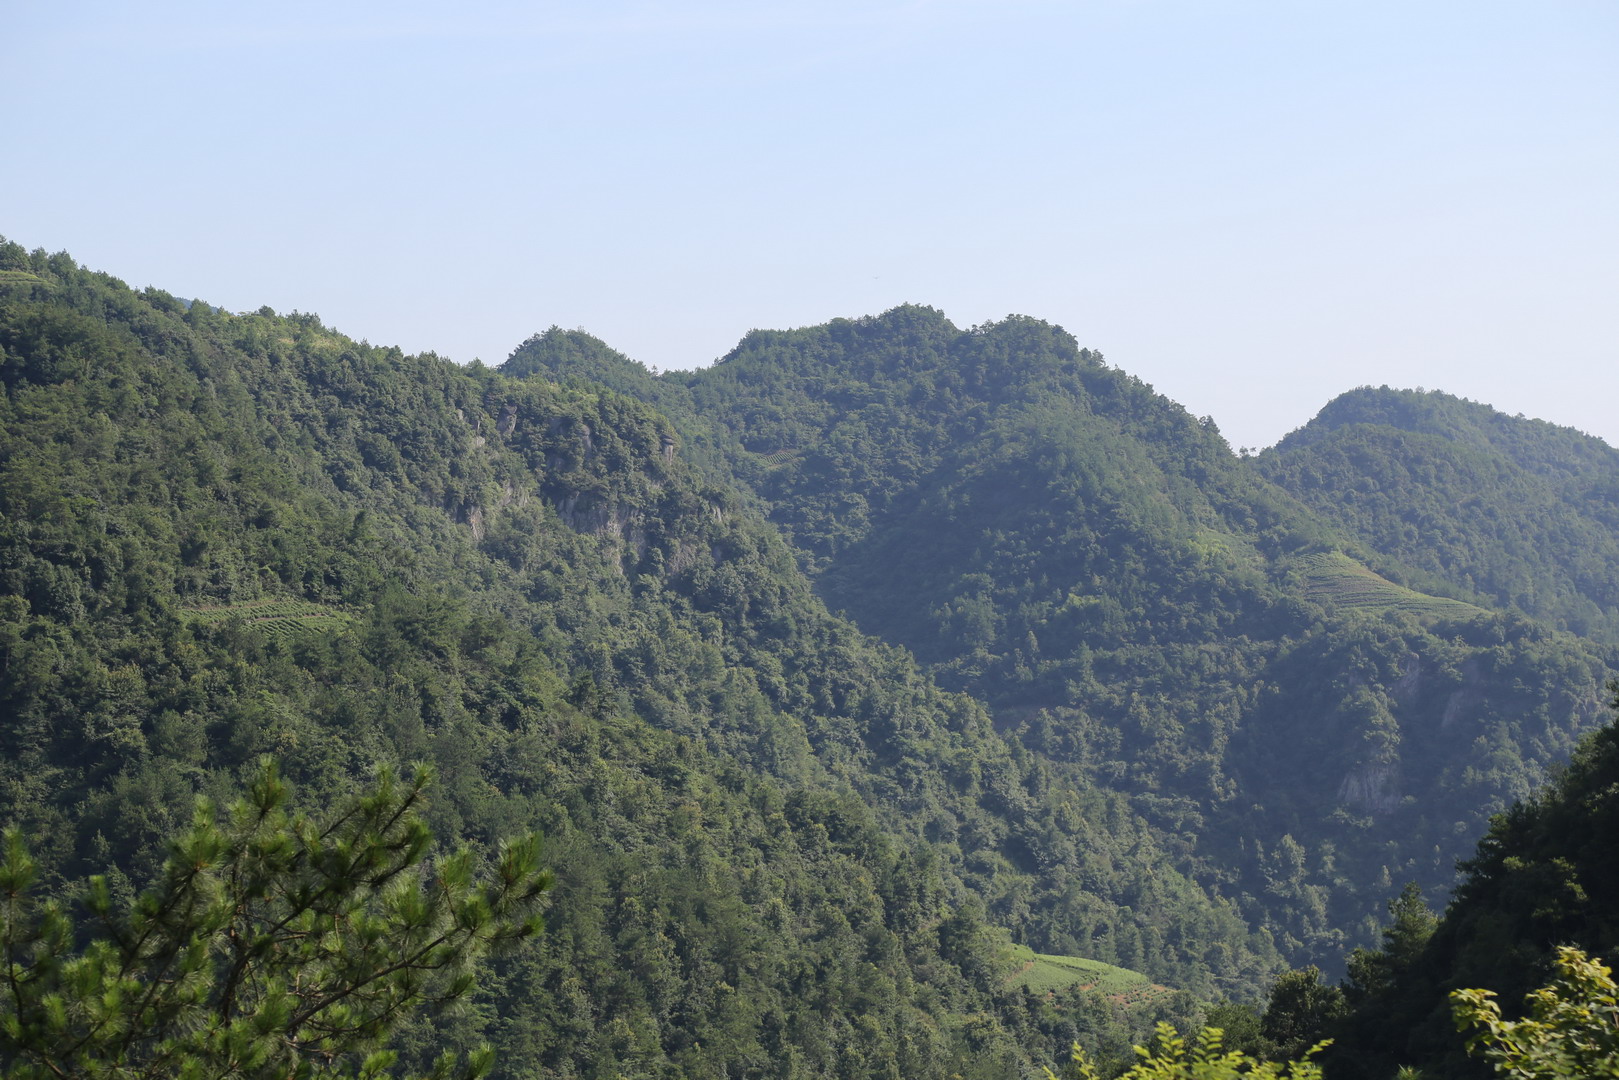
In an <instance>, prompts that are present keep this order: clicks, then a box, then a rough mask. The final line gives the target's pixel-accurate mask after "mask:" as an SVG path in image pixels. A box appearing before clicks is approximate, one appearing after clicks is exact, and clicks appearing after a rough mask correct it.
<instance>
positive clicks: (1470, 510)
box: [1254, 386, 1619, 642]
mask: <svg viewBox="0 0 1619 1080" xmlns="http://www.w3.org/2000/svg"><path fill="white" fill-rule="evenodd" d="M1254 464H1255V466H1256V467H1257V468H1258V470H1259V472H1260V473H1261V474H1262V475H1264V476H1265V477H1266V478H1268V479H1270V480H1272V481H1273V482H1275V483H1277V484H1279V485H1281V486H1282V487H1284V488H1286V489H1287V490H1288V491H1289V492H1290V493H1291V494H1292V495H1293V496H1294V497H1295V498H1297V499H1299V500H1300V501H1301V502H1303V503H1305V504H1307V505H1308V506H1310V508H1311V509H1312V510H1314V511H1315V512H1316V513H1318V514H1320V515H1321V516H1322V517H1323V518H1326V519H1327V520H1329V521H1332V522H1333V523H1334V524H1336V525H1337V526H1338V527H1339V528H1341V529H1343V530H1344V531H1345V532H1348V533H1350V534H1351V535H1353V536H1355V537H1356V538H1357V539H1359V540H1360V541H1361V542H1363V543H1365V544H1367V545H1369V546H1371V547H1373V548H1375V549H1376V550H1377V551H1379V552H1381V553H1383V554H1385V555H1387V556H1389V557H1391V558H1393V559H1396V560H1398V561H1400V562H1401V563H1403V564H1405V565H1406V566H1408V567H1411V568H1412V569H1413V570H1415V571H1417V572H1419V573H1420V574H1422V575H1424V576H1425V577H1426V578H1428V579H1430V580H1439V581H1445V582H1448V583H1450V584H1451V585H1452V586H1455V587H1458V588H1461V589H1465V590H1467V592H1469V593H1473V594H1478V595H1483V596H1487V597H1489V598H1491V600H1493V601H1494V603H1495V604H1496V605H1497V606H1500V607H1504V608H1507V607H1509V608H1514V609H1517V610H1519V611H1522V612H1525V613H1526V614H1529V615H1531V616H1534V617H1535V618H1538V619H1542V620H1544V621H1545V622H1547V623H1549V624H1550V625H1553V626H1558V627H1562V628H1565V629H1569V630H1572V631H1574V632H1576V633H1579V634H1583V635H1586V636H1589V637H1595V638H1599V639H1601V640H1604V641H1609V642H1612V641H1616V640H1619V450H1615V449H1614V448H1613V447H1610V446H1609V445H1607V444H1606V443H1605V442H1603V441H1602V440H1601V439H1596V438H1593V437H1591V436H1589V435H1584V434H1581V433H1580V432H1578V431H1575V430H1573V429H1571V428H1563V427H1558V426H1556V425H1554V424H1549V423H1546V422H1545V421H1542V420H1529V419H1525V418H1524V417H1522V416H1508V415H1507V414H1505V413H1502V412H1498V411H1496V410H1495V409H1492V408H1490V407H1489V406H1487V405H1481V404H1478V403H1476V402H1471V401H1465V400H1463V399H1460V398H1456V397H1452V396H1451V395H1449V394H1443V393H1439V392H1437V391H1426V392H1423V391H1413V390H1391V389H1389V388H1388V387H1386V386H1384V387H1376V388H1374V387H1369V386H1367V387H1361V388H1360V389H1358V390H1353V391H1350V392H1349V393H1346V394H1343V395H1342V396H1340V397H1338V398H1337V399H1335V400H1334V401H1332V402H1331V403H1329V404H1328V405H1327V406H1326V407H1325V408H1323V409H1322V410H1321V412H1320V414H1319V415H1318V416H1316V418H1315V419H1313V420H1311V421H1310V423H1308V424H1306V425H1305V426H1304V427H1302V428H1300V429H1298V430H1297V431H1295V432H1293V433H1292V434H1290V435H1288V436H1287V437H1286V438H1285V439H1283V440H1282V441H1281V442H1279V443H1278V444H1277V445H1276V446H1274V447H1272V448H1271V449H1269V450H1266V451H1265V452H1264V453H1262V454H1260V455H1259V456H1258V457H1257V458H1256V459H1255V461H1254Z"/></svg>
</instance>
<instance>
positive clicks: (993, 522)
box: [520, 308, 1605, 964]
mask: <svg viewBox="0 0 1619 1080" xmlns="http://www.w3.org/2000/svg"><path fill="white" fill-rule="evenodd" d="M520 355H521V354H520ZM658 381H659V382H662V383H679V384H681V385H683V386H684V387H685V388H686V389H687V390H688V392H689V394H690V399H691V402H692V406H693V408H694V409H695V411H696V414H697V417H698V419H699V420H700V421H701V422H702V423H704V424H706V425H708V430H714V429H720V430H723V431H726V432H729V433H730V439H731V441H730V445H729V447H728V448H723V452H724V453H725V455H726V456H727V458H728V460H729V462H730V464H731V474H732V476H734V477H735V478H736V479H737V481H738V482H739V483H744V484H747V485H748V486H750V487H751V488H752V489H753V490H754V491H755V492H756V493H757V494H758V495H759V497H760V498H761V499H762V500H763V502H764V505H765V506H766V507H767V508H768V513H769V517H770V519H771V520H772V521H773V522H774V523H776V524H777V525H779V526H780V527H781V528H782V529H783V530H784V531H785V532H786V533H787V535H788V536H789V537H790V538H792V540H793V542H794V544H795V546H796V547H797V548H798V549H799V552H800V559H801V561H802V562H803V563H804V564H805V566H806V567H807V568H809V569H810V570H811V571H812V572H813V573H814V574H815V575H816V581H817V588H818V590H819V591H820V592H821V594H822V595H823V596H824V597H826V599H827V601H828V603H829V604H830V605H831V606H832V607H834V608H836V609H842V610H845V611H847V612H848V613H849V615H850V616H851V617H852V618H854V619H855V620H856V621H857V622H858V623H859V624H860V625H861V626H862V628H864V629H866V630H868V631H870V632H873V633H876V634H878V635H879V636H881V637H883V638H885V639H887V640H892V641H897V642H899V643H902V644H904V645H905V646H906V647H907V648H909V649H911V650H912V651H913V652H914V653H915V654H916V655H917V656H918V657H919V658H920V659H922V660H924V661H925V662H926V663H927V664H928V665H929V667H930V670H932V672H933V673H934V674H935V676H936V677H937V678H938V679H939V680H940V681H941V682H943V683H944V684H945V685H947V686H951V687H954V688H958V689H962V690H965V691H968V692H970V693H973V694H974V695H975V696H978V697H980V698H982V699H983V700H985V701H987V702H989V703H990V705H991V707H992V709H993V711H994V713H995V717H996V722H997V725H998V726H999V727H1001V728H1002V729H1003V730H1005V731H1007V732H1008V733H1009V734H1011V735H1013V736H1014V737H1015V738H1017V739H1018V740H1019V741H1020V742H1021V743H1022V744H1023V745H1024V746H1025V747H1027V748H1028V749H1029V751H1030V752H1031V753H1033V754H1034V755H1036V757H1037V759H1039V760H1042V761H1044V762H1047V763H1049V764H1050V765H1051V767H1052V768H1053V769H1055V770H1056V771H1057V772H1058V773H1059V774H1061V775H1064V776H1068V777H1071V778H1072V779H1073V781H1074V782H1075V783H1076V784H1080V783H1090V784H1093V785H1095V786H1096V787H1098V788H1100V789H1102V790H1107V791H1113V792H1119V793H1123V794H1125V795H1127V796H1128V798H1129V805H1130V810H1131V814H1132V816H1133V817H1134V818H1135V819H1136V820H1138V821H1140V822H1142V823H1143V824H1144V825H1145V827H1146V828H1147V829H1148V830H1149V831H1150V832H1152V833H1153V834H1155V835H1157V836H1158V837H1160V842H1161V843H1162V844H1163V845H1164V847H1165V848H1166V850H1170V851H1173V852H1175V853H1176V857H1177V863H1176V865H1177V866H1179V867H1180V868H1182V870H1183V872H1185V873H1186V874H1188V875H1190V876H1192V877H1194V878H1196V879H1198V880H1200V881H1202V882H1203V883H1204V884H1205V887H1207V888H1210V889H1216V890H1219V891H1221V892H1222V893H1223V894H1225V895H1230V896H1234V897H1237V898H1238V899H1239V902H1241V903H1242V904H1243V906H1244V910H1245V911H1246V912H1247V913H1248V914H1249V916H1250V917H1251V918H1252V919H1253V920H1254V921H1255V922H1256V923H1257V924H1258V925H1261V926H1264V927H1266V928H1268V929H1269V930H1270V931H1271V932H1272V933H1273V934H1274V935H1275V936H1276V938H1277V939H1278V941H1280V942H1281V943H1282V944H1283V945H1284V947H1285V948H1286V949H1287V951H1288V952H1289V955H1290V956H1291V957H1292V958H1293V959H1294V960H1295V961H1296V962H1304V961H1306V960H1309V961H1317V962H1324V963H1327V964H1331V963H1333V961H1334V958H1335V957H1336V955H1337V953H1338V947H1339V945H1340V944H1341V943H1342V941H1343V940H1344V939H1345V935H1348V937H1349V939H1352V940H1369V938H1370V937H1371V935H1373V934H1374V933H1375V927H1376V925H1377V918H1378V915H1379V914H1380V912H1381V910H1382V907H1383V904H1384V901H1385V900H1386V899H1387V897H1388V896H1389V895H1390V894H1391V893H1392V892H1393V891H1395V890H1397V888H1398V883H1399V882H1400V881H1402V880H1406V879H1416V880H1418V881H1420V882H1422V883H1423V885H1424V886H1425V887H1427V888H1429V889H1443V888H1444V887H1445V886H1446V885H1448V883H1449V882H1450V880H1451V875H1452V870H1451V868H1452V866H1453V864H1454V861H1455V860H1456V859H1457V858H1459V857H1461V856H1462V855H1463V854H1464V853H1465V852H1466V850H1467V848H1468V846H1469V845H1470V844H1471V842H1472V840H1473V839H1475V838H1476V837H1477V836H1478V835H1479V834H1480V833H1481V831H1482V830H1483V828H1484V826H1485V823H1486V820H1487V817H1488V814H1489V813H1490V812H1492V811H1494V810H1498V809H1501V808H1503V807H1504V806H1506V805H1507V804H1508V803H1509V802H1510V801H1511V800H1512V799H1514V798H1516V797H1518V796H1520V795H1522V794H1525V793H1527V792H1528V791H1529V790H1530V789H1531V787H1532V785H1533V784H1534V783H1535V781H1536V778H1537V776H1538V770H1539V768H1540V767H1541V766H1542V765H1544V764H1547V763H1551V762H1554V761H1557V760H1559V758H1560V757H1561V756H1563V755H1566V754H1567V753H1568V751H1569V749H1570V747H1571V746H1572V744H1573V740H1574V738H1575V737H1576V735H1577V734H1578V732H1579V731H1580V730H1582V729H1584V728H1586V727H1588V726H1590V725H1591V724H1593V723H1595V722H1596V721H1597V719H1598V717H1599V715H1600V711H1601V710H1600V703H1599V687H1600V685H1601V681H1602V678H1603V673H1604V671H1605V666H1604V663H1603V661H1602V659H1601V657H1599V656H1598V655H1597V653H1595V652H1594V651H1593V650H1592V649H1591V648H1590V647H1588V646H1587V645H1585V644H1583V643H1581V642H1579V641H1577V640H1575V639H1573V638H1568V637H1557V636H1555V635H1548V634H1547V633H1546V632H1545V631H1544V630H1542V629H1540V628H1539V627H1537V626H1534V625H1532V624H1530V623H1528V622H1525V621H1523V620H1521V619H1517V620H1514V619H1511V618H1503V617H1501V616H1499V615H1494V614H1490V613H1487V612H1485V611H1483V610H1482V609H1480V608H1479V607H1477V606H1476V605H1472V604H1469V603H1466V602H1463V601H1460V600H1457V599H1452V598H1449V597H1442V596H1434V595H1431V594H1421V593H1418V592H1416V591H1414V590H1412V589H1411V588H1409V587H1408V586H1409V584H1411V583H1412V582H1409V581H1408V582H1406V584H1405V585H1402V584H1401V583H1400V580H1401V579H1406V578H1410V577H1411V573H1410V571H1408V570H1405V569H1404V568H1403V567H1401V566H1400V565H1399V564H1398V563H1397V562H1394V561H1391V560H1389V559H1388V558H1387V557H1384V556H1380V555H1379V554H1378V553H1376V552H1375V550H1373V549H1371V548H1369V547H1366V546H1363V545H1362V544H1360V543H1357V542H1356V540H1355V539H1354V538H1353V537H1351V536H1350V535H1348V534H1346V533H1343V532H1341V531H1339V530H1338V529H1337V528H1336V527H1335V526H1334V525H1333V524H1332V523H1330V522H1327V521H1324V520H1323V519H1322V518H1321V517H1320V516H1319V515H1317V514H1314V513H1312V512H1311V511H1310V510H1309V509H1308V508H1306V507H1305V506H1303V505H1302V504H1301V503H1299V502H1298V501H1296V500H1294V499H1293V498H1292V497H1290V496H1289V495H1288V494H1287V493H1286V492H1284V491H1282V490H1281V489H1280V488H1278V487H1276V486H1274V485H1272V484H1270V483H1268V482H1266V481H1265V480H1264V479H1263V478H1261V477H1259V476H1256V475H1255V474H1254V472H1253V470H1251V469H1250V468H1248V467H1247V465H1246V463H1244V462H1243V461H1241V460H1239V459H1238V458H1236V457H1235V455H1233V454H1232V453H1231V452H1230V450H1229V448H1228V447H1227V446H1226V444H1225V443H1224V440H1222V439H1221V438H1220V436H1219V433H1218V432H1217V431H1216V430H1214V428H1213V426H1212V425H1211V424H1209V423H1208V422H1206V421H1201V420H1198V419H1197V418H1194V417H1192V416H1190V415H1188V414H1187V413H1186V412H1185V410H1183V409H1181V408H1180V407H1179V406H1177V405H1175V404H1174V403H1172V402H1169V401H1168V400H1166V399H1164V398H1162V397H1161V396H1159V395H1157V394H1156V393H1154V392H1153V391H1152V389H1151V388H1150V387H1148V386H1146V385H1145V384H1143V383H1141V382H1140V381H1139V380H1136V379H1134V378H1132V377H1130V376H1128V375H1126V374H1124V373H1122V372H1120V371H1117V370H1116V369H1113V368H1111V367H1109V366H1108V365H1107V364H1105V363H1104V362H1103V361H1102V359H1101V358H1100V357H1099V356H1097V355H1095V354H1094V353H1091V352H1089V351H1087V350H1082V349H1080V348H1078V346H1077V345H1076V344H1075V342H1074V341H1073V339H1072V338H1071V337H1069V336H1068V335H1067V334H1066V333H1064V332H1062V331H1061V330H1060V329H1058V328H1056V327H1052V326H1050V325H1048V324H1044V323H1040V322H1038V321H1036V320H1032V319H1025V318H1011V319H1008V320H1006V321H1004V322H1001V323H995V324H991V325H987V326H983V327H979V328H976V329H974V330H969V331H962V330H959V329H957V328H956V327H954V326H953V325H951V324H950V323H949V321H948V320H946V319H945V318H944V317H943V316H942V315H940V314H939V313H938V312H935V311H932V310H930V309H926V308H901V309H896V310H895V311H892V312H889V313H887V314H885V315H883V316H880V317H876V318H870V319H862V320H838V321H835V322H833V323H830V324H828V325H826V326H820V327H811V328H807V329H803V330H795V331H788V332H762V331H760V332H755V333H753V334H750V335H749V336H748V337H747V338H746V339H744V341H743V342H742V343H741V344H740V345H739V346H738V347H737V349H736V350H734V351H733V352H732V353H730V354H729V355H728V356H726V357H725V358H724V359H723V360H722V361H720V362H719V363H717V364H716V365H715V366H714V367H712V368H710V369H707V370H704V371H699V372H694V373H690V374H680V373H672V374H669V375H665V376H661V377H659V380H658ZM1357 566H1358V567H1359V569H1354V568H1355V567H1357ZM1374 570H1375V571H1378V572H1381V573H1382V574H1383V575H1385V576H1387V575H1393V576H1394V578H1395V579H1396V580H1393V581H1390V580H1385V579H1384V578H1381V577H1378V575H1377V574H1374V573H1373V572H1372V571H1374ZM1350 577H1353V578H1354V579H1355V581H1354V584H1356V585H1357V586H1358V587H1359V588H1360V590H1361V591H1360V592H1358V593H1357V592H1353V591H1347V590H1346V589H1345V586H1346V584H1349V583H1350V582H1349V578H1350ZM1378 581H1381V584H1380V585H1378V584H1376V583H1377V582H1378ZM1369 586H1375V587H1372V588H1370V589H1369V590H1368V587H1369ZM1439 587H1444V586H1443V585H1442V583H1440V585H1439ZM1456 591H1458V592H1459V590H1456ZM1051 948H1052V951H1054V952H1076V951H1081V950H1077V949H1073V948H1067V947H1056V946H1055V945H1053V946H1052V947H1051Z"/></svg>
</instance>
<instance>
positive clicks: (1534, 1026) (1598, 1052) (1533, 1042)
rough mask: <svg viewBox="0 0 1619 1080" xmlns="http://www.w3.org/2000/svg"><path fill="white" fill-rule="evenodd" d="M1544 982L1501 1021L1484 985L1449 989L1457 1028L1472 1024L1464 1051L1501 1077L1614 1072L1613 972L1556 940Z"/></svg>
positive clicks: (1618, 1047)
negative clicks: (1518, 1016)
mask: <svg viewBox="0 0 1619 1080" xmlns="http://www.w3.org/2000/svg"><path fill="white" fill-rule="evenodd" d="M1554 963H1555V965H1556V967H1557V974H1556V976H1554V977H1553V979H1552V982H1551V985H1549V986H1543V987H1541V988H1540V989H1539V990H1535V991H1532V992H1531V993H1530V994H1529V996H1528V999H1527V1000H1528V1003H1529V1015H1528V1016H1527V1017H1525V1018H1524V1019H1522V1020H1504V1019H1502V1017H1501V1007H1500V1006H1499V1005H1497V1004H1496V1003H1495V1002H1494V1001H1491V1000H1490V999H1491V998H1493V997H1494V996H1495V993H1494V992H1493V991H1490V990H1454V991H1452V992H1451V995H1450V1000H1451V1006H1452V1012H1453V1015H1454V1016H1455V1019H1456V1028H1457V1030H1458V1031H1464V1032H1465V1031H1468V1030H1470V1029H1471V1030H1472V1032H1473V1034H1472V1036H1471V1037H1470V1038H1469V1039H1468V1040H1467V1051H1468V1053H1470V1054H1474V1055H1476V1056H1479V1057H1483V1058H1484V1059H1486V1060H1487V1061H1489V1062H1491V1063H1492V1064H1493V1065H1494V1066H1495V1071H1496V1072H1497V1073H1500V1074H1502V1075H1504V1076H1513V1077H1522V1078H1524V1080H1542V1078H1545V1080H1550V1078H1555V1077H1601V1076H1610V1077H1619V986H1616V985H1615V983H1614V981H1613V971H1612V969H1610V968H1609V967H1608V966H1607V965H1605V964H1603V963H1602V962H1601V961H1599V960H1597V959H1596V958H1594V957H1587V956H1586V955H1585V953H1583V952H1582V951H1580V950H1579V949H1576V948H1574V947H1573V946H1570V945H1563V946H1560V947H1559V948H1558V950H1557V958H1556V960H1555V961H1554Z"/></svg>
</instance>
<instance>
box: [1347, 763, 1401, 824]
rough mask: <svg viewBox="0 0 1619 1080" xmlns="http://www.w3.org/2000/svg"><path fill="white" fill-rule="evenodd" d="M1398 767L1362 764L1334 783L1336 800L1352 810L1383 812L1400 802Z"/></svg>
mask: <svg viewBox="0 0 1619 1080" xmlns="http://www.w3.org/2000/svg"><path fill="white" fill-rule="evenodd" d="M1399 778H1400V770H1399V767H1398V766H1395V765H1363V766H1361V767H1360V768H1358V769H1354V770H1352V771H1351V772H1350V773H1349V774H1348V775H1347V776H1345V777H1344V779H1343V783H1341V784H1339V785H1338V801H1339V802H1340V803H1343V804H1344V805H1345V806H1348V807H1350V808H1352V809H1355V810H1362V811H1365V812H1367V813H1371V814H1386V813H1388V812H1390V811H1391V810H1393V809H1394V808H1395V807H1397V806H1399V805H1400V798H1401V795H1400V784H1399Z"/></svg>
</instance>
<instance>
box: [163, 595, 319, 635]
mask: <svg viewBox="0 0 1619 1080" xmlns="http://www.w3.org/2000/svg"><path fill="white" fill-rule="evenodd" d="M185 617H186V619H187V620H188V621H190V622H193V623H200V624H202V625H204V626H212V625H214V624H216V623H222V622H224V621H225V620H226V619H229V618H232V617H235V618H239V619H242V620H243V621H245V622H248V623H251V624H252V625H253V627H254V629H256V630H258V631H260V632H261V633H264V634H265V635H267V636H269V637H271V638H286V637H291V636H292V635H294V634H301V633H306V632H308V631H311V630H335V629H338V628H340V627H342V626H346V625H347V624H348V622H349V616H347V615H345V614H343V613H342V612H340V611H337V610H335V609H333V608H329V607H325V606H323V605H321V604H314V603H311V602H309V601H308V600H277V599H271V600H251V601H248V602H246V603H241V604H220V605H218V606H215V607H199V608H187V609H185Z"/></svg>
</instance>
